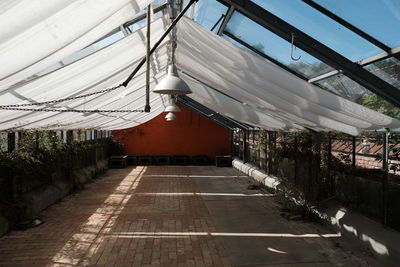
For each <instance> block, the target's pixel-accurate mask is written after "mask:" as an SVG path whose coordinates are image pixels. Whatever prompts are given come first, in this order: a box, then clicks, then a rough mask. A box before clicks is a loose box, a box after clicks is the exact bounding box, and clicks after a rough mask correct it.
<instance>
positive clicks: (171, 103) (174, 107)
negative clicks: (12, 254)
mask: <svg viewBox="0 0 400 267" xmlns="http://www.w3.org/2000/svg"><path fill="white" fill-rule="evenodd" d="M164 112H181V109H180V108H179V107H178V106H177V105H176V104H175V101H174V99H172V97H171V100H170V101H169V104H168V106H167V107H166V108H165V109H164Z"/></svg>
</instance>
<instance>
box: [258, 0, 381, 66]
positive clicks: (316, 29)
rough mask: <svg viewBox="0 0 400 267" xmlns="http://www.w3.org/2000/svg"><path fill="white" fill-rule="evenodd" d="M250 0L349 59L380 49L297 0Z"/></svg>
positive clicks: (353, 59) (369, 54)
mask: <svg viewBox="0 0 400 267" xmlns="http://www.w3.org/2000/svg"><path fill="white" fill-rule="evenodd" d="M252 1H253V2H254V3H256V4H257V5H259V6H261V7H263V8H264V9H266V10H268V11H269V12H271V13H273V14H274V15H276V16H278V17H280V18H281V19H283V20H285V21H286V22H287V23H289V24H291V25H292V26H294V27H296V28H298V29H299V30H301V31H303V32H304V33H306V34H308V35H310V36H311V37H313V38H314V39H316V40H318V41H320V42H321V43H323V44H324V45H326V46H328V47H329V48H331V49H333V50H335V51H336V52H338V53H340V54H342V55H343V56H345V57H347V58H348V59H350V60H351V61H353V62H356V61H359V60H361V59H364V58H368V57H371V56H373V55H376V54H378V53H381V52H383V51H382V50H381V49H380V48H378V47H376V46H375V45H373V44H371V43H370V42H368V41H367V40H365V39H363V38H362V37H360V36H359V35H357V34H355V33H354V32H352V31H350V30H349V29H347V28H346V27H344V26H343V25H341V24H339V23H337V22H336V21H334V20H332V19H331V18H329V17H327V16H325V15H324V14H322V13H321V12H319V11H318V10H316V9H314V8H312V7H311V6H309V5H307V4H306V3H304V2H302V1H301V0H291V1H290V4H289V1H282V0H268V1H265V0H252ZM331 1H332V0H331ZM332 2H336V1H332ZM346 2H351V1H346ZM354 13H356V12H355V11H354ZM369 20H371V17H369ZM373 21H375V19H373Z"/></svg>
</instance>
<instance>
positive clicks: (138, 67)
mask: <svg viewBox="0 0 400 267" xmlns="http://www.w3.org/2000/svg"><path fill="white" fill-rule="evenodd" d="M196 1H198V0H190V2H189V3H188V4H187V5H186V7H185V8H184V9H183V10H182V11H181V12H180V13H179V15H178V16H177V17H176V18H174V20H173V21H172V23H171V25H169V27H168V28H167V30H166V31H165V32H164V33H163V35H161V37H160V38H159V39H158V41H157V42H156V43H155V44H154V46H153V47H152V48H151V49H150V55H151V54H153V52H154V51H155V50H156V49H157V47H158V46H159V45H160V44H161V42H162V41H163V40H164V39H165V37H167V35H168V34H169V33H170V32H171V30H172V29H174V27H175V25H176V23H178V21H179V20H180V19H181V18H182V17H183V15H184V14H185V12H186V11H187V10H188V9H189V7H190V6H191V5H192V4H193V3H194V2H196ZM145 62H146V56H144V57H143V58H142V60H141V61H140V62H139V63H138V64H137V65H136V68H135V69H134V70H133V71H132V73H131V74H130V75H129V76H128V78H126V80H125V81H124V82H123V83H122V84H121V85H122V86H124V87H127V86H128V84H129V82H130V81H131V80H132V79H133V77H134V76H135V75H136V73H137V72H138V71H139V69H140V68H141V67H142V66H143V64H144V63H145Z"/></svg>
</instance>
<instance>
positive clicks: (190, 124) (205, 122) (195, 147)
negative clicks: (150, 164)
mask: <svg viewBox="0 0 400 267" xmlns="http://www.w3.org/2000/svg"><path fill="white" fill-rule="evenodd" d="M178 106H179V108H180V109H181V110H182V112H179V113H175V115H176V117H177V118H176V120H175V121H166V120H165V118H164V117H165V115H166V113H161V114H160V115H159V116H157V117H156V118H154V119H152V120H150V121H148V122H146V123H144V124H141V125H139V126H136V127H133V128H129V129H125V130H118V131H113V136H114V137H115V138H116V139H117V140H119V141H120V142H122V143H123V144H124V146H125V153H126V154H127V155H188V156H193V155H207V156H209V157H210V159H214V157H215V156H216V155H228V154H229V153H230V140H229V130H228V129H225V128H223V127H221V126H219V125H217V124H215V123H214V122H212V121H211V120H209V119H207V118H205V117H203V116H201V115H199V114H198V113H196V112H194V111H192V110H190V109H188V108H185V107H184V106H182V105H178Z"/></svg>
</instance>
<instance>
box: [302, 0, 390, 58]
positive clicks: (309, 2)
mask: <svg viewBox="0 0 400 267" xmlns="http://www.w3.org/2000/svg"><path fill="white" fill-rule="evenodd" d="M302 1H303V2H304V3H306V4H307V5H309V6H311V7H313V8H315V9H316V10H318V11H319V12H321V13H322V14H324V15H326V16H327V17H329V18H331V19H333V20H334V21H336V22H338V23H340V24H342V25H343V26H345V27H346V28H347V29H349V30H351V31H352V32H354V33H356V34H358V35H359V36H361V37H362V38H364V39H365V40H367V41H368V42H370V43H372V44H374V45H375V46H377V47H379V48H380V49H382V50H383V51H386V52H389V51H390V47H388V46H387V45H385V44H384V43H382V42H381V41H379V40H377V39H375V38H374V37H372V36H371V35H369V34H368V33H366V32H364V31H362V30H361V29H359V28H357V27H356V26H354V25H353V24H351V23H349V22H347V21H346V20H344V19H342V18H341V17H339V16H337V15H336V14H334V13H333V12H331V11H329V10H328V9H326V8H324V7H323V6H321V5H319V4H317V3H315V2H314V1H313V0H302Z"/></svg>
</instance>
